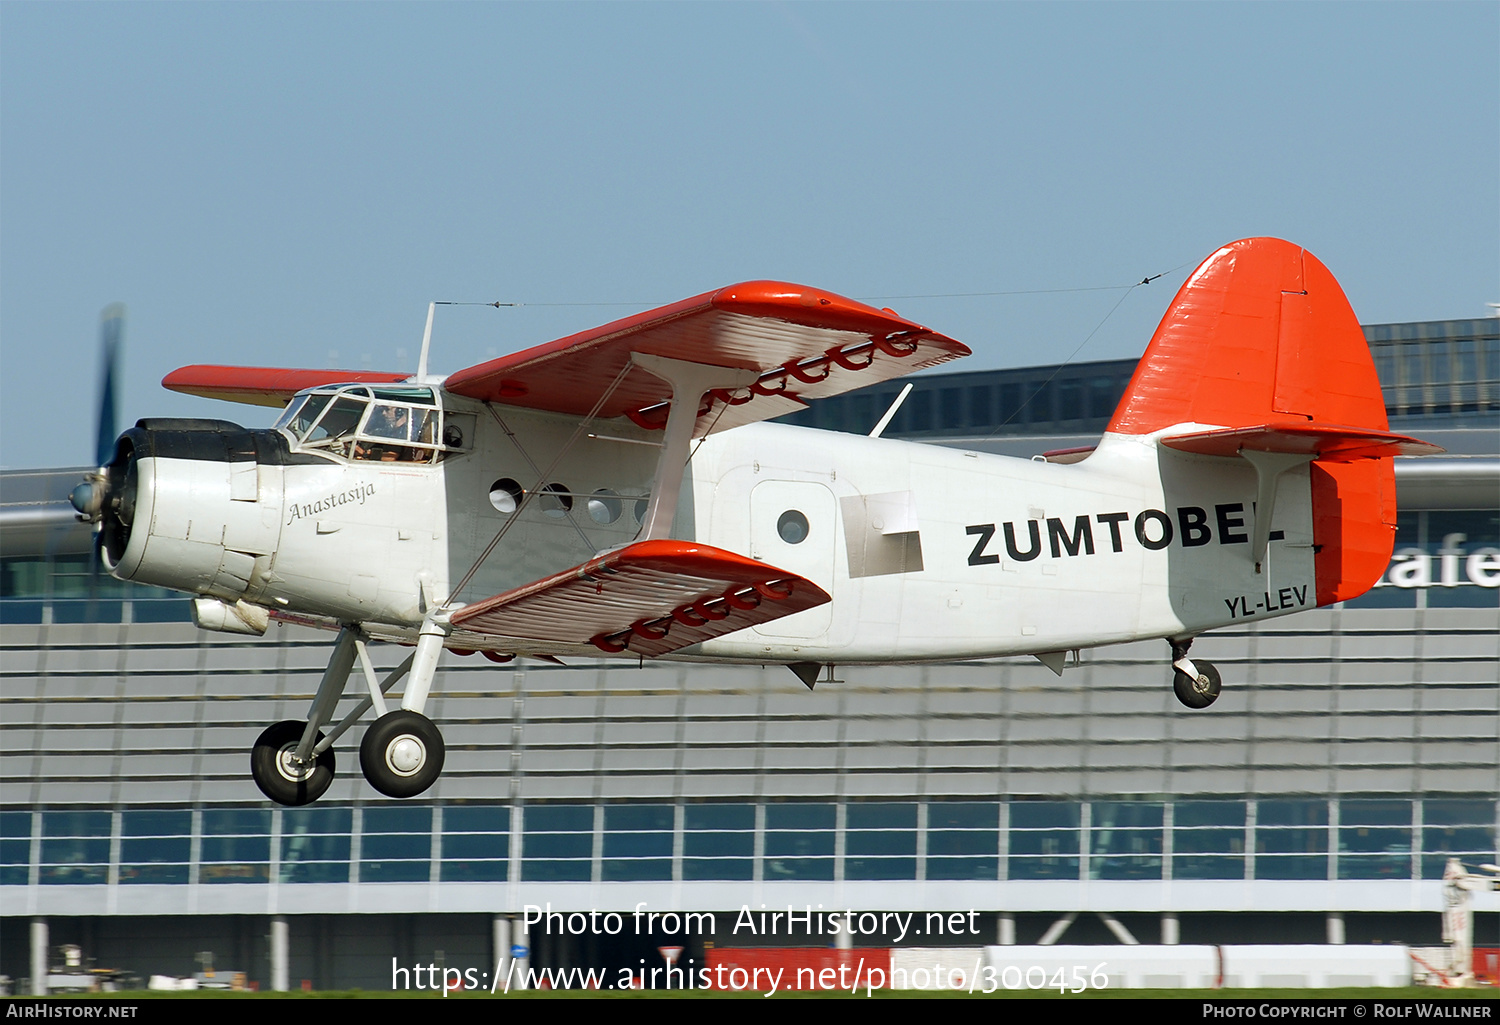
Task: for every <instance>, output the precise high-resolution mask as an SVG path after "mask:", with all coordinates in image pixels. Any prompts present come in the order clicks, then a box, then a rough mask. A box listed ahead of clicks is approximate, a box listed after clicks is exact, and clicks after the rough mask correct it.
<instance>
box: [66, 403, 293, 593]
mask: <svg viewBox="0 0 1500 1025" xmlns="http://www.w3.org/2000/svg"><path fill="white" fill-rule="evenodd" d="M287 456H288V450H287V443H286V439H285V438H284V437H283V436H282V435H281V434H280V433H279V432H277V431H251V430H246V429H245V428H243V427H241V426H239V425H238V424H234V423H230V422H229V421H227V420H175V419H173V420H165V419H155V420H141V421H139V422H138V423H137V424H136V425H135V426H134V427H132V428H131V429H129V430H127V431H126V432H125V433H124V434H122V435H121V436H120V438H119V440H118V441H117V442H116V443H115V455H114V458H113V459H112V460H111V461H110V462H109V464H108V465H106V466H104V467H103V468H102V469H101V471H100V473H99V475H97V476H96V477H94V478H91V480H90V481H89V482H88V483H87V484H86V485H85V486H83V487H80V488H79V489H78V492H77V493H75V496H74V505H75V507H77V508H78V509H79V511H80V512H82V513H84V514H85V515H89V516H90V517H91V518H95V519H96V522H97V524H98V532H99V551H100V557H101V559H102V561H103V562H104V565H105V566H106V568H108V569H109V571H110V572H111V573H112V574H113V575H114V576H116V577H118V578H120V579H121V580H132V581H135V582H136V583H141V584H153V585H156V586H158V587H167V588H171V589H173V590H178V591H187V592H190V593H194V594H204V595H211V596H213V597H216V598H221V599H224V600H225V601H227V602H230V603H234V602H236V601H238V600H240V599H242V598H243V599H247V600H250V601H254V600H255V598H256V596H257V595H258V593H259V592H260V591H261V590H262V589H263V588H264V586H265V584H266V582H267V580H268V577H269V572H270V565H271V561H272V559H273V557H274V553H275V551H276V545H277V542H278V540H279V539H280V534H281V508H282V489H283V482H282V473H281V470H282V467H283V466H284V465H285V463H286V460H287ZM86 489H87V490H86Z"/></svg>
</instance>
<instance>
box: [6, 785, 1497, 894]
mask: <svg viewBox="0 0 1500 1025" xmlns="http://www.w3.org/2000/svg"><path fill="white" fill-rule="evenodd" d="M679 813H680V814H679ZM513 815H519V816H520V817H521V819H522V821H523V822H524V832H523V833H522V837H521V840H522V850H523V852H524V853H523V860H522V862H521V864H520V872H521V875H520V878H521V880H523V881H527V882H533V881H550V882H585V883H586V882H626V881H639V880H648V881H649V880H655V881H661V882H670V881H716V880H717V881H736V880H749V879H753V878H756V877H759V878H761V879H764V880H767V881H772V880H792V879H811V880H824V881H827V880H833V879H845V880H886V879H889V880H919V879H930V880H998V879H1005V878H1009V879H1013V880H1078V879H1085V878H1086V879H1118V880H1130V879H1144V880H1160V879H1184V880H1194V879H1219V880H1228V879H1238V880H1245V879H1282V880H1327V879H1381V880H1395V879H1405V880H1410V879H1440V878H1441V877H1442V874H1443V866H1444V865H1445V864H1446V862H1447V860H1448V858H1450V857H1456V858H1459V859H1460V860H1462V861H1464V862H1465V863H1466V864H1468V865H1470V866H1471V867H1472V866H1474V865H1477V864H1480V863H1485V862H1494V861H1495V860H1496V858H1497V853H1496V815H1497V806H1496V803H1495V801H1494V799H1493V798H1489V797H1478V796H1472V795H1468V796H1466V795H1451V796H1443V797H1425V798H1417V799H1412V798H1401V797H1360V798H1348V797H1345V798H1342V799H1331V798H1313V797H1306V796H1288V797H1261V798H1256V799H1250V800H1213V801H1198V800H1177V801H1151V800H1141V801H1119V800H1098V801H1081V802H1080V801H1008V802H1005V801H990V802H986V801H963V802H961V801H930V802H925V803H924V802H911V801H857V802H856V801H850V802H847V803H845V804H843V805H838V804H831V803H825V802H782V803H771V804H765V805H760V806H756V805H753V804H718V803H701V804H699V803H687V804H683V805H680V806H674V805H670V804H605V805H588V804H534V805H528V806H526V807H524V809H519V810H518V809H513V808H510V807H508V806H505V805H493V804H465V805H447V806H433V805H385V804H380V805H366V806H332V807H316V808H287V809H278V810H270V811H268V810H265V809H260V808H207V809H203V810H202V811H201V812H198V813H195V812H193V811H190V810H187V809H181V808H162V809H155V808H126V809H123V810H113V811H111V810H96V809H87V810H80V809H43V810H41V811H36V812H29V811H5V812H3V813H0V832H3V838H0V839H3V846H0V853H3V866H0V867H3V871H4V872H5V875H4V881H5V884H6V885H25V884H26V883H27V882H28V879H29V878H30V870H31V868H32V866H33V865H35V866H36V868H37V869H38V875H37V882H38V883H39V884H41V885H43V886H51V885H77V884H92V885H103V884H106V883H108V882H110V881H112V880H117V881H118V882H119V883H120V884H121V885H128V884H137V883H175V884H184V883H187V882H189V880H190V879H192V878H193V877H194V876H196V878H197V880H198V881H199V882H201V883H231V882H232V883H265V882H268V881H269V880H270V878H271V871H270V868H271V854H272V852H273V851H275V852H278V855H277V856H278V862H277V871H276V874H275V877H276V878H277V879H278V880H279V881H280V882H282V883H292V884H296V883H343V882H359V883H361V884H364V883H426V882H429V881H431V880H432V879H433V873H434V872H435V871H436V872H437V873H439V878H441V879H442V880H443V881H449V882H496V883H503V882H505V881H507V879H508V878H509V871H508V870H509V859H508V857H507V851H508V847H509V824H510V822H511V821H512V816H513ZM757 818H761V819H762V820H763V824H762V825H759V826H757V824H756V820H757ZM840 819H842V823H843V824H842V825H839V820H840ZM1002 821H1008V822H1009V828H1008V829H1006V828H1002V826H1001V823H1002ZM924 822H925V825H924ZM1247 839H1249V840H1250V843H1248V844H1247ZM195 846H196V848H197V850H198V851H199V853H198V855H197V857H196V858H195V857H194V856H193V854H192V851H193V850H194V848H195ZM758 848H759V849H761V850H762V851H763V854H762V855H760V856H759V857H757V856H756V854H755V851H756V850H757V849H758ZM1002 849H1005V850H1008V851H1009V857H1008V858H1005V859H1002V858H1001V857H1000V851H1001V850H1002ZM356 851H357V853H355V852H356ZM675 851H681V856H680V857H679V856H677V855H676V854H674V852H675ZM1250 852H1253V855H1252V854H1251V853H1250ZM1002 865H1003V866H1004V868H1005V874H1004V875H1002V874H1001V868H1002Z"/></svg>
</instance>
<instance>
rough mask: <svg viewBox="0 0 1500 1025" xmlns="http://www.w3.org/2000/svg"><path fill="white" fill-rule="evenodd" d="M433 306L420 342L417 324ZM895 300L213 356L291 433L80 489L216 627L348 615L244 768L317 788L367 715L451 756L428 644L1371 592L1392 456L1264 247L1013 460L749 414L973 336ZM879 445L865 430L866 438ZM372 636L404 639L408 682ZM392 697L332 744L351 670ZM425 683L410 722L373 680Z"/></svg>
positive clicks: (610, 644)
mask: <svg viewBox="0 0 1500 1025" xmlns="http://www.w3.org/2000/svg"><path fill="white" fill-rule="evenodd" d="M431 323H432V322H431V316H430V313H429V320H428V338H429V339H430V334H431ZM967 352H968V350H967V349H966V348H965V347H964V346H963V345H962V344H960V343H959V342H956V341H954V340H953V339H951V338H947V337H945V336H943V335H941V334H938V333H936V332H934V331H931V330H929V329H927V328H924V327H922V326H920V325H918V324H914V323H911V322H910V321H907V320H904V319H902V318H901V317H899V316H897V315H896V314H895V313H893V312H892V311H890V310H877V309H874V308H871V307H868V306H865V305H863V304H860V303H857V302H854V301H851V300H849V299H845V298H842V297H839V296H836V295H831V294H828V293H824V292H820V291H817V290H815V289H811V288H805V287H802V286H798V285H788V284H782V283H778V282H767V281H758V282H749V283H745V284H740V285H732V286H730V287H728V288H724V289H720V290H718V291H716V292H710V293H706V294H704V295H700V296H697V297H696V298H693V299H687V300H684V301H683V302H680V303H677V304H674V305H672V306H667V307H663V308H661V309H657V310H652V311H649V312H646V313H642V314H639V315H637V316H634V317H630V318H627V319H625V320H621V321H617V322H615V323H612V324H608V325H605V326H604V327H601V328H598V329H596V330H593V331H587V332H584V333H582V334H578V335H574V336H572V337H569V338H564V339H561V340H559V341H556V342H552V343H549V344H547V345H542V346H538V347H536V348H533V349H528V350H526V351H524V352H520V353H517V354H515V355H511V356H505V357H502V358H500V359H496V360H491V361H489V362H487V363H482V364H480V365H478V366H474V367H470V368H468V369H466V370H461V371H459V372H458V373H455V374H450V375H448V376H447V377H446V378H442V377H436V376H432V375H429V374H428V373H427V372H426V362H427V340H424V343H423V351H422V357H421V361H420V364H419V371H418V373H417V374H416V375H406V374H400V373H368V372H365V373H355V372H341V371H315V370H272V369H252V368H241V367H220V366H193V367H186V368H183V369H181V370H177V371H175V372H173V373H172V374H170V375H168V376H167V378H166V379H165V381H164V382H163V384H164V385H165V386H166V387H168V388H172V389H175V390H178V391H184V392H189V393H192V394H197V395H204V396H212V397H218V398H224V399H229V400H232V401H239V402H247V403H252V404H259V405H274V406H283V405H284V406H285V410H284V412H283V413H282V414H281V416H280V418H279V419H278V420H277V421H276V424H275V426H273V427H272V428H270V429H264V430H247V429H245V428H242V427H240V426H238V425H236V424H232V423H227V422H224V421H213V420H142V421H140V422H139V423H138V424H137V425H136V426H135V427H134V428H132V429H130V430H128V431H126V432H125V433H124V434H123V435H122V436H121V437H120V439H119V442H118V443H117V446H116V449H115V454H114V457H113V459H112V460H111V461H110V462H109V464H108V465H106V466H104V467H102V468H101V469H100V471H99V472H98V473H97V474H95V475H91V477H90V478H89V480H88V481H87V482H86V483H85V484H83V485H81V486H80V487H79V488H78V489H77V490H76V491H75V493H74V505H75V506H76V507H77V508H78V509H79V511H80V513H82V514H83V515H84V516H86V517H87V518H90V519H92V520H93V521H94V522H95V523H96V525H97V531H98V542H99V547H100V550H101V553H102V557H103V559H104V562H105V564H106V565H107V566H108V567H109V569H110V570H111V572H113V573H114V575H115V576H117V577H120V578H122V579H127V580H135V581H139V582H141V583H147V584H155V585H158V586H163V587H169V588H175V589H178V590H182V591H187V592H190V593H192V594H195V595H198V596H199V597H198V598H197V600H196V602H195V613H196V620H197V622H198V624H199V625H200V626H203V627H205V628H208V629H218V630H231V631H239V632H244V633H256V634H259V633H263V632H264V631H265V629H266V627H267V625H268V623H269V622H270V621H271V620H272V619H279V620H285V621H294V622H298V623H310V624H314V625H319V626H325V627H327V628H329V629H334V630H338V631H339V638H338V642H337V643H336V645H335V646H334V650H333V654H332V657H331V658H330V661H329V665H328V669H327V671H326V673H325V674H324V676H323V679H322V682H321V684H320V686H319V689H318V692H317V695H316V696H315V698H314V700H313V702H312V707H311V710H310V711H309V714H308V718H307V720H306V721H305V722H303V721H289V722H283V723H278V724H276V725H274V726H272V727H270V728H269V729H267V730H266V731H265V733H264V734H263V735H262V736H261V738H260V740H259V741H258V742H257V744H256V746H255V750H254V753H253V755H252V759H251V763H252V771H253V775H254V777H255V781H256V783H257V784H258V785H259V786H260V788H261V790H262V791H264V792H265V793H266V795H267V796H269V797H270V798H271V799H272V800H275V801H278V802H280V803H282V804H289V805H295V804H304V803H307V802H309V801H313V800H316V799H317V798H318V797H319V796H320V795H321V794H322V793H323V792H324V791H325V790H326V789H327V787H328V785H329V783H330V781H331V780H332V777H333V771H334V755H333V749H332V745H333V742H334V741H335V740H336V739H337V738H338V737H339V736H340V735H341V734H342V733H343V732H344V731H345V730H347V729H348V728H349V726H351V725H352V724H353V723H354V722H355V721H357V720H358V718H359V717H360V716H361V715H363V714H364V713H365V712H366V711H367V710H369V709H370V708H371V707H373V708H374V709H375V711H376V713H377V716H378V717H377V718H376V719H375V721H374V723H373V724H372V725H371V726H370V727H369V728H368V730H367V731H366V732H365V735H364V739H363V742H362V743H361V745H360V763H361V767H362V769H363V771H364V774H365V777H366V778H367V779H368V780H369V782H370V784H371V785H372V786H374V787H375V789H377V790H379V791H380V792H381V793H384V794H387V795H390V796H394V797H409V796H412V795H415V794H419V793H421V792H422V791H424V790H426V789H427V788H428V787H429V786H431V785H432V783H433V781H434V780H436V779H437V777H438V774H439V772H440V771H441V769H442V764H443V741H442V737H441V735H440V734H439V732H438V730H437V727H436V726H434V725H433V723H432V722H431V721H430V720H429V719H427V718H426V717H425V716H424V715H423V714H422V712H423V709H424V707H425V705H426V702H427V697H428V694H429V692H430V690H431V688H432V686H433V684H434V675H435V670H436V668H437V663H438V659H439V655H440V654H441V651H442V649H444V648H448V649H450V650H453V651H456V652H460V653H475V652H482V653H483V654H484V655H485V656H486V657H489V658H491V659H494V660H495V661H506V660H509V659H511V658H513V657H516V656H526V657H532V658H547V659H554V660H556V659H559V658H568V657H573V658H579V657H598V656H600V655H602V654H609V655H622V656H627V657H630V656H635V657H640V658H658V657H670V658H682V659H695V660H702V661H719V662H749V663H759V664H765V663H774V662H779V663H784V664H786V665H788V666H789V667H790V668H791V669H792V671H793V672H795V673H796V674H797V675H798V677H799V678H801V679H802V680H803V682H804V683H806V684H807V685H808V686H809V687H811V686H813V684H814V683H815V682H816V680H817V678H818V675H819V673H820V672H821V670H822V669H823V667H826V666H830V665H833V664H838V665H845V666H847V665H867V664H875V663H883V662H908V663H909V662H920V661H927V660H945V661H946V660H958V659H974V658H987V657H993V656H1000V655H1014V654H1025V653H1029V654H1034V655H1036V656H1037V658H1039V659H1041V660H1042V661H1043V662H1044V663H1046V664H1047V665H1048V666H1049V667H1051V668H1052V669H1053V670H1054V671H1056V672H1059V673H1060V672H1061V671H1062V668H1063V664H1064V656H1065V654H1066V652H1068V651H1070V650H1073V649H1078V648H1084V647H1092V646H1095V645H1102V644H1112V643H1120V642H1126V641H1135V640H1140V639H1143V638H1162V639H1163V640H1165V641H1167V642H1168V644H1169V645H1170V650H1171V658H1170V661H1171V664H1172V667H1173V672H1174V686H1175V689H1176V693H1177V696H1178V697H1179V698H1180V699H1181V700H1182V701H1183V702H1184V703H1185V704H1187V705H1189V706H1190V707H1194V708H1201V707H1205V706H1207V705H1209V704H1210V703H1212V702H1213V700H1214V699H1215V697H1217V696H1218V693H1219V687H1220V679H1219V674H1218V672H1217V671H1216V670H1215V669H1214V668H1213V666H1211V665H1210V664H1208V663H1207V662H1205V661H1203V660H1196V661H1195V660H1193V659H1191V658H1189V657H1188V647H1189V645H1190V644H1191V642H1192V640H1193V638H1194V637H1196V636H1197V635H1199V634H1201V633H1203V632H1204V631H1206V630H1212V629H1214V628H1215V627H1219V626H1223V625H1225V624H1228V623H1234V622H1238V621H1240V620H1244V619H1260V618H1266V617H1272V616H1278V615H1285V614H1287V613H1291V612H1295V611H1297V610H1299V609H1308V608H1313V607H1315V606H1319V605H1328V604H1330V603H1333V602H1337V601H1341V600H1343V599H1346V598H1352V597H1354V596H1356V595H1358V594H1361V593H1363V592H1364V591H1365V590H1366V589H1367V588H1368V587H1370V586H1371V585H1372V584H1373V583H1374V582H1375V581H1376V580H1377V579H1379V577H1380V575H1381V573H1382V572H1383V571H1384V569H1385V568H1386V565H1387V563H1388V561H1389V559H1390V554H1391V547H1392V542H1393V539H1394V529H1395V522H1396V509H1395V487H1394V474H1393V469H1392V457H1393V456H1394V455H1396V454H1398V453H1418V452H1429V451H1436V450H1435V449H1433V447H1432V446H1429V445H1426V444H1424V443H1422V442H1418V441H1415V440H1414V439H1411V438H1407V437H1403V436H1400V435H1395V434H1392V433H1390V432H1389V431H1388V429H1387V427H1388V424H1387V421H1386V415H1385V408H1384V404H1383V401H1382V398H1381V393H1380V387H1379V384H1378V382H1377V379H1376V376H1375V370H1374V366H1373V364H1372V362H1371V359H1370V354H1369V349H1368V347H1367V346H1366V344H1365V341H1364V337H1363V334H1362V333H1361V331H1360V328H1359V324H1358V322H1357V320H1356V319H1355V316H1354V313H1353V311H1352V310H1351V309H1350V308H1349V304H1348V301H1347V300H1346V299H1345V298H1344V295H1343V292H1342V291H1341V290H1340V288H1339V286H1338V284H1337V282H1336V281H1335V280H1334V279H1333V276H1332V275H1331V274H1330V273H1329V272H1328V270H1327V269H1326V268H1325V267H1324V266H1323V265H1322V264H1321V263H1319V262H1318V261H1317V259H1316V258H1314V257H1313V256H1312V255H1311V254H1309V253H1306V252H1305V251H1303V250H1302V249H1300V248H1299V247H1297V246H1294V245H1292V244H1290V243H1287V242H1283V241H1280V240H1276V239H1249V240H1246V241H1241V242H1236V243H1233V244H1232V245H1229V246H1226V247H1224V248H1223V249H1220V250H1219V251H1218V252H1216V253H1214V254H1213V255H1212V256H1210V257H1209V258H1208V259H1207V260H1206V261H1205V262H1204V263H1203V264H1202V265H1201V266H1199V267H1198V269H1197V270H1196V271H1195V272H1194V273H1193V274H1192V276H1191V277H1190V278H1189V279H1188V280H1187V282H1186V283H1185V284H1184V285H1183V287H1182V289H1181V290H1180V291H1179V292H1178V294H1177V296H1176V298H1175V299H1174V300H1173V302H1172V305H1171V306H1170V308H1169V309H1168V310H1167V313H1166V315H1165V316H1164V318H1163V319H1162V322H1161V326H1160V327H1159V328H1158V329H1157V332H1156V335H1155V337H1154V338H1153V339H1152V341H1151V344H1150V347H1149V348H1148V349H1147V351H1146V355H1145V357H1144V359H1143V360H1142V361H1141V363H1140V365H1139V368H1138V369H1137V371H1136V374H1135V376H1134V378H1133V379H1132V381H1131V383H1130V386H1129V388H1128V389H1127V391H1126V394H1125V396H1124V398H1123V399H1122V400H1121V402H1120V405H1119V408H1118V409H1117V410H1116V411H1115V414H1114V417H1113V419H1112V421H1111V422H1110V425H1109V428H1108V430H1107V431H1106V433H1105V434H1104V436H1103V438H1102V440H1101V441H1100V443H1099V445H1098V446H1097V448H1095V449H1093V450H1090V451H1087V452H1071V453H1061V454H1057V455H1055V456H1054V457H1053V458H1052V460H1051V461H1027V460H1017V459H1011V458H1005V457H1000V456H993V455H985V454H980V453H974V452H962V451H957V450H953V449H946V448H939V447H934V446H928V445H920V444H911V443H904V442H898V441H890V440H883V439H881V438H879V437H873V436H872V437H860V436H854V435H847V434H835V433H830V432H823V431H812V430H806V429H801V428H795V427H788V426H783V425H778V424H766V423H760V422H759V421H764V420H766V419H768V418H771V417H775V416H779V415H782V414H784V413H787V412H789V411H792V410H795V409H800V408H802V407H803V405H804V404H805V403H807V402H808V401H810V400H813V399H817V398H820V397H823V396H827V395H834V394H838V393H840V392H843V391H848V390H850V389H853V388H857V387H860V386H863V385H866V384H872V383H875V382H878V381H882V380H886V379H889V378H892V377H895V376H898V375H901V374H905V373H908V372H910V371H913V370H918V369H922V368H924V367H929V366H933V365H935V364H938V363H941V362H943V361H946V360H949V359H953V358H956V357H958V356H962V355H965V354H966V353H967ZM877 433H878V432H877ZM370 641H387V642H396V643H401V644H406V645H411V646H414V650H413V652H412V653H411V655H410V656H409V657H408V658H407V659H406V660H405V661H404V662H403V663H402V664H401V665H400V666H399V667H398V669H397V670H395V671H394V672H393V673H391V674H390V675H388V676H387V677H386V678H385V679H383V680H381V679H379V678H378V675H377V674H376V672H375V671H374V669H373V667H372V664H371V661H370V658H369V656H368V654H367V651H366V645H367V643H368V642H370ZM356 661H358V662H359V663H360V665H361V667H362V673H361V675H362V677H363V680H364V684H365V686H366V687H367V688H368V692H369V693H368V696H367V697H366V698H365V699H364V700H362V701H361V703H360V704H359V706H358V707H357V708H356V709H355V710H354V711H353V712H351V713H350V714H349V715H348V716H346V717H345V718H344V719H343V720H342V721H340V722H339V723H337V724H336V725H334V726H332V727H331V728H330V729H329V730H328V732H327V733H326V735H325V733H324V732H323V730H324V727H325V726H328V725H329V723H330V721H331V719H332V714H333V710H334V708H335V706H336V704H337V702H338V700H339V697H340V695H341V694H342V692H343V691H344V688H345V684H346V683H347V681H348V677H349V674H350V671H351V669H352V668H353V666H354V664H355V662H356ZM403 677H406V678H407V682H406V685H405V688H404V693H403V694H402V697H401V703H400V708H397V709H388V708H387V705H386V701H385V697H384V694H385V692H386V691H387V690H388V689H389V688H390V687H391V686H392V685H393V684H394V683H396V682H397V681H398V680H399V679H401V678H403Z"/></svg>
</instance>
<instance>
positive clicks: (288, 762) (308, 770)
mask: <svg viewBox="0 0 1500 1025" xmlns="http://www.w3.org/2000/svg"><path fill="white" fill-rule="evenodd" d="M316 768H317V763H316V762H313V763H312V764H308V763H307V762H299V761H298V760H297V745H296V744H288V745H287V746H286V747H284V748H282V749H281V750H280V751H279V752H277V755H276V770H277V771H278V772H280V773H281V775H282V777H283V778H285V779H287V780H290V781H291V782H293V783H301V782H302V781H303V780H305V779H307V777H309V776H311V775H312V774H313V770H314V769H316Z"/></svg>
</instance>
